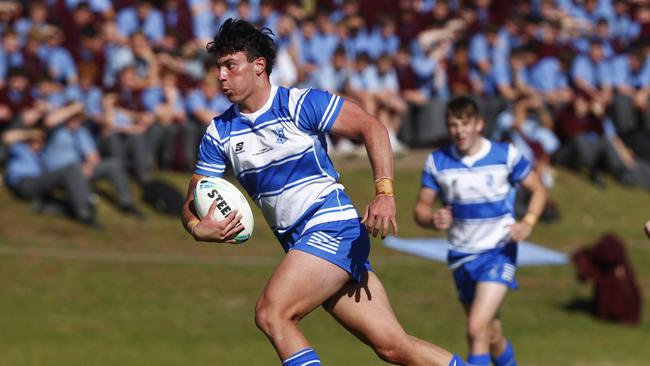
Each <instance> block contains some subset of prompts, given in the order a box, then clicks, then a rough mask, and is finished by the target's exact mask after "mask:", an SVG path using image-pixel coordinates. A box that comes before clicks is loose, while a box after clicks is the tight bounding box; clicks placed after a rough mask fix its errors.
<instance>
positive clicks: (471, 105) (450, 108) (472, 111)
mask: <svg viewBox="0 0 650 366" xmlns="http://www.w3.org/2000/svg"><path fill="white" fill-rule="evenodd" d="M445 116H447V117H450V116H454V117H457V118H462V117H478V116H479V111H478V104H476V102H475V101H474V99H472V98H470V97H467V96H464V95H461V96H458V97H456V98H454V99H452V100H451V101H449V103H447V110H446V111H445Z"/></svg>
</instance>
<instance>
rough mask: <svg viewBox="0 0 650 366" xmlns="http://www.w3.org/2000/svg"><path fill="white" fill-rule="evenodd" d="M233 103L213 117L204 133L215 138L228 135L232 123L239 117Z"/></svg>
mask: <svg viewBox="0 0 650 366" xmlns="http://www.w3.org/2000/svg"><path fill="white" fill-rule="evenodd" d="M235 108H236V107H235V105H234V104H233V105H231V106H230V107H228V109H226V110H225V111H224V112H223V113H221V114H220V115H218V116H216V117H214V118H213V119H212V122H210V125H209V126H208V129H207V130H206V134H207V135H209V136H211V137H214V138H216V139H217V140H222V139H224V138H226V137H227V136H230V131H231V129H232V124H233V123H235V121H236V120H237V119H238V118H239V113H237V111H236V110H235Z"/></svg>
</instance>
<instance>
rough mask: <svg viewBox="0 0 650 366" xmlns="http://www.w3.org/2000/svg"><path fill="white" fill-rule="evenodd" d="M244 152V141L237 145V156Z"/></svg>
mask: <svg viewBox="0 0 650 366" xmlns="http://www.w3.org/2000/svg"><path fill="white" fill-rule="evenodd" d="M241 152H244V141H242V142H238V143H236V144H235V154H239V153H241Z"/></svg>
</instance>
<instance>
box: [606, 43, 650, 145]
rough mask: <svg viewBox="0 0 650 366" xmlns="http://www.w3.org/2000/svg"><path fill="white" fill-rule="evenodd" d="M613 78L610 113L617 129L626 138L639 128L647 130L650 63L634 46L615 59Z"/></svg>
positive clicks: (644, 53) (648, 124) (639, 49)
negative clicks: (612, 97)
mask: <svg viewBox="0 0 650 366" xmlns="http://www.w3.org/2000/svg"><path fill="white" fill-rule="evenodd" d="M613 75H614V82H613V83H614V87H615V91H616V93H615V95H614V103H613V108H612V110H613V115H614V123H615V124H616V129H617V130H618V131H619V133H620V134H622V135H627V134H630V133H635V132H637V131H638V130H640V128H639V127H641V126H647V127H650V107H649V103H648V98H649V97H650V59H649V58H648V57H647V53H646V50H645V49H644V48H643V47H641V46H640V45H637V47H633V48H631V49H630V50H629V51H628V52H627V53H626V54H623V55H620V56H618V57H617V58H615V59H614V61H613ZM638 116H641V118H640V119H639V117H638ZM647 127H646V128H647Z"/></svg>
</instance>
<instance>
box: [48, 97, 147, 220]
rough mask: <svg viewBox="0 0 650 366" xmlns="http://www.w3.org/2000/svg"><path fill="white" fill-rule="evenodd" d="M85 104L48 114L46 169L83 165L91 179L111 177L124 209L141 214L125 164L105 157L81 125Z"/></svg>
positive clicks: (53, 169) (127, 211)
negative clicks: (100, 153)
mask: <svg viewBox="0 0 650 366" xmlns="http://www.w3.org/2000/svg"><path fill="white" fill-rule="evenodd" d="M84 110H85V106H84V104H83V103H81V102H72V103H70V104H67V105H65V106H62V107H60V108H57V109H56V110H54V111H52V112H51V113H49V114H48V116H47V117H46V118H45V120H44V125H45V127H46V129H47V130H48V135H49V136H48V138H47V140H46V142H45V147H44V149H43V151H42V162H43V166H44V167H45V170H46V171H58V170H65V169H66V168H68V167H70V166H81V171H82V172H83V176H84V178H85V179H86V180H88V182H89V183H94V182H97V181H108V182H109V183H110V184H111V185H112V187H113V189H114V190H115V193H117V197H116V201H117V204H118V205H119V207H120V209H121V210H122V212H124V213H126V214H132V215H136V216H138V217H142V213H141V212H140V211H139V210H138V209H137V208H136V207H135V204H134V200H133V195H132V194H131V188H130V187H129V181H128V178H127V174H126V170H125V169H124V166H123V165H122V163H121V162H120V161H119V160H118V159H117V158H106V159H102V158H101V156H100V155H99V151H98V149H97V146H96V144H95V140H94V138H93V136H92V135H91V133H90V131H89V130H88V129H86V128H85V127H83V126H82V124H83V122H84Z"/></svg>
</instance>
